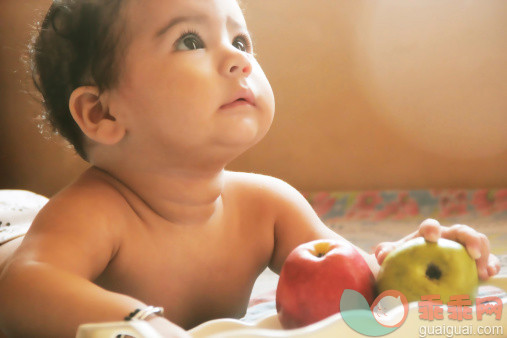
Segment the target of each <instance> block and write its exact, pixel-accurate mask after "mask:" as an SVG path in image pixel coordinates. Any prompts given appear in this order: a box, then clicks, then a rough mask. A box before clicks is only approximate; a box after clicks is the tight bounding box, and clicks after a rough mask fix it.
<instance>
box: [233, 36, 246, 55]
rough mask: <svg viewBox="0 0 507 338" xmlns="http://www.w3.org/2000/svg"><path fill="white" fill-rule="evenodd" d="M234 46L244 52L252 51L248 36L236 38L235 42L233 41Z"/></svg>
mask: <svg viewBox="0 0 507 338" xmlns="http://www.w3.org/2000/svg"><path fill="white" fill-rule="evenodd" d="M232 45H233V46H234V47H236V48H237V49H239V50H240V51H242V52H249V51H250V47H251V46H250V39H248V37H247V36H246V35H242V34H241V35H238V36H237V37H235V38H234V41H232Z"/></svg>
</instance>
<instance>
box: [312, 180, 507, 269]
mask: <svg viewBox="0 0 507 338" xmlns="http://www.w3.org/2000/svg"><path fill="white" fill-rule="evenodd" d="M305 197H306V198H307V199H308V200H309V202H310V204H311V205H312V206H313V208H314V209H315V211H316V212H317V214H318V215H319V216H320V217H321V219H322V220H323V222H324V223H326V225H328V226H329V227H330V228H331V229H333V230H334V231H336V232H337V233H339V234H340V235H342V236H344V237H345V238H347V239H348V240H350V241H351V242H353V243H355V244H356V245H358V246H360V247H362V248H363V249H364V250H366V251H371V250H372V249H373V247H374V246H375V245H376V244H378V243H379V242H383V241H393V240H397V239H400V238H401V237H402V236H404V235H407V234H409V233H411V232H413V231H415V230H416V229H417V226H418V225H419V224H420V223H421V222H422V221H423V220H424V219H426V218H435V219H437V220H438V221H440V223H441V224H442V225H452V224H468V225H470V226H473V227H474V228H475V229H477V230H478V231H480V232H483V233H485V234H486V235H487V236H488V238H489V240H490V243H491V251H492V252H493V253H495V254H497V255H507V189H478V190H463V189H447V190H409V191H394V190H384V191H363V192H316V193H309V194H305ZM505 257H506V258H505V259H507V256H505Z"/></svg>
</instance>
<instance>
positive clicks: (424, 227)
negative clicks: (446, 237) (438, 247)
mask: <svg viewBox="0 0 507 338" xmlns="http://www.w3.org/2000/svg"><path fill="white" fill-rule="evenodd" d="M419 236H422V237H424V239H425V240H427V241H429V242H436V241H438V239H439V238H440V236H442V226H441V225H440V223H439V222H438V221H437V220H436V219H432V218H429V219H427V220H425V221H423V222H422V223H421V225H420V226H419Z"/></svg>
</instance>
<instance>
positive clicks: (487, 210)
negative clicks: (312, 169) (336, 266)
mask: <svg viewBox="0 0 507 338" xmlns="http://www.w3.org/2000/svg"><path fill="white" fill-rule="evenodd" d="M306 197H307V198H308V200H309V201H310V203H311V204H312V206H313V207H314V209H315V211H316V212H317V214H319V216H320V217H321V218H322V219H325V220H326V221H331V222H332V221H333V220H334V219H343V220H354V221H355V220H369V221H383V220H387V219H391V220H407V219H414V220H415V219H420V218H430V217H431V218H436V219H444V218H453V217H462V216H468V217H477V216H494V217H496V218H506V217H507V189H490V190H488V189H481V190H413V191H389V190H387V191H364V192H318V193H313V194H306Z"/></svg>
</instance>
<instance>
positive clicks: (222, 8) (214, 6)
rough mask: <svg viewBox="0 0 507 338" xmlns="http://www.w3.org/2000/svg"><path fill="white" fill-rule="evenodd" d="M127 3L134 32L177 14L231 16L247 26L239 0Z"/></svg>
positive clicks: (130, 0) (139, 0) (143, 0)
mask: <svg viewBox="0 0 507 338" xmlns="http://www.w3.org/2000/svg"><path fill="white" fill-rule="evenodd" d="M125 4H126V6H125V7H126V8H125V12H126V15H125V20H126V23H127V25H128V26H130V28H131V29H133V30H134V31H133V33H135V32H138V31H141V30H143V29H147V28H148V27H149V26H150V24H157V23H159V24H160V23H161V22H164V21H167V20H169V18H171V17H175V16H198V15H200V16H203V17H207V18H209V19H218V18H225V17H231V18H233V20H234V21H236V22H238V23H239V24H241V25H244V26H245V27H246V22H245V18H244V16H243V11H242V10H241V8H240V5H239V2H238V1H237V0H127V1H125Z"/></svg>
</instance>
